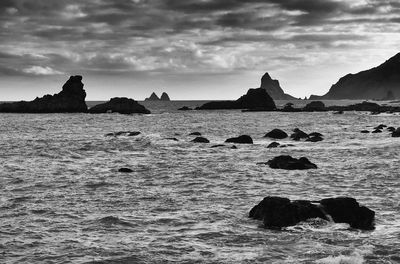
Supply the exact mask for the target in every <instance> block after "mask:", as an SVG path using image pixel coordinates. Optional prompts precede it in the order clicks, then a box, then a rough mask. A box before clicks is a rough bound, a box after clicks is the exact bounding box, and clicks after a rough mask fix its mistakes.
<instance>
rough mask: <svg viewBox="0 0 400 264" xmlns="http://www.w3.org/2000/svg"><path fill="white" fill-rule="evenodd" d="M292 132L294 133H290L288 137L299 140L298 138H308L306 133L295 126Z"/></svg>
mask: <svg viewBox="0 0 400 264" xmlns="http://www.w3.org/2000/svg"><path fill="white" fill-rule="evenodd" d="M293 132H294V133H293V134H291V135H290V138H291V139H293V140H296V141H299V140H300V139H304V138H308V134H307V133H305V132H304V131H301V130H300V129H298V128H295V129H294V130H293Z"/></svg>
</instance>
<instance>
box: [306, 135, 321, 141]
mask: <svg viewBox="0 0 400 264" xmlns="http://www.w3.org/2000/svg"><path fill="white" fill-rule="evenodd" d="M322 140H324V139H323V137H320V136H312V137H309V138H307V139H306V141H308V142H319V141H322Z"/></svg>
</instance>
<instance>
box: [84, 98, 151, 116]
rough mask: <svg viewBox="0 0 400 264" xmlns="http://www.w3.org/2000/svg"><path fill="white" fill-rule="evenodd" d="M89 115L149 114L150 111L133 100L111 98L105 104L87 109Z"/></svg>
mask: <svg viewBox="0 0 400 264" xmlns="http://www.w3.org/2000/svg"><path fill="white" fill-rule="evenodd" d="M89 113H92V114H100V113H120V114H134V113H139V114H150V111H149V110H147V109H146V108H145V107H144V106H143V105H141V104H139V103H138V102H136V101H135V100H133V99H128V98H126V97H115V98H111V100H110V101H108V102H107V103H103V104H98V105H95V106H93V107H92V108H90V109H89Z"/></svg>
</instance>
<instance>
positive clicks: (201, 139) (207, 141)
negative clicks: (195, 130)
mask: <svg viewBox="0 0 400 264" xmlns="http://www.w3.org/2000/svg"><path fill="white" fill-rule="evenodd" d="M192 142H195V143H210V141H209V140H208V139H206V138H204V137H196V138H195V139H193V140H192Z"/></svg>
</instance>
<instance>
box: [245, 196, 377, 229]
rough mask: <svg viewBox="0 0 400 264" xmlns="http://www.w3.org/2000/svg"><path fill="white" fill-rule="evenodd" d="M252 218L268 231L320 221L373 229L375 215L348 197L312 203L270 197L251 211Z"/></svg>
mask: <svg viewBox="0 0 400 264" xmlns="http://www.w3.org/2000/svg"><path fill="white" fill-rule="evenodd" d="M249 217H250V218H253V219H257V220H262V221H263V223H264V227H265V228H269V229H281V228H282V227H288V226H293V225H296V224H298V223H300V222H302V221H306V220H308V219H313V218H321V219H324V220H330V219H332V220H333V221H334V222H335V223H347V224H349V225H350V227H352V228H357V229H363V230H372V229H374V219H375V212H374V211H372V210H370V209H369V208H367V207H365V206H360V205H359V204H358V202H357V201H356V200H355V199H353V198H347V197H338V198H328V199H323V200H321V201H317V202H311V201H307V200H295V201H290V200H289V199H287V198H282V197H273V196H269V197H265V198H264V199H263V200H262V201H261V202H260V203H259V204H258V205H256V206H254V207H253V208H252V209H251V210H250V213H249Z"/></svg>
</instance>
